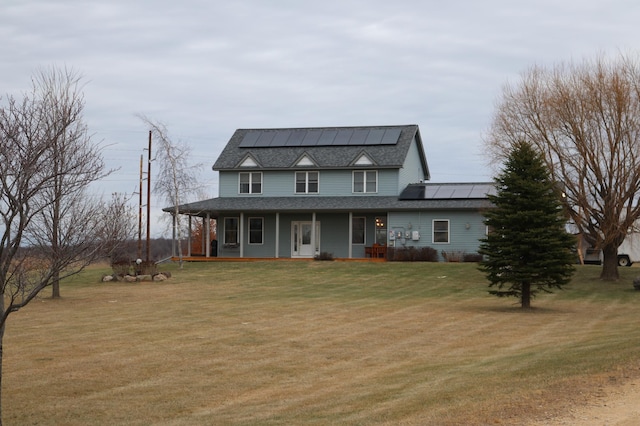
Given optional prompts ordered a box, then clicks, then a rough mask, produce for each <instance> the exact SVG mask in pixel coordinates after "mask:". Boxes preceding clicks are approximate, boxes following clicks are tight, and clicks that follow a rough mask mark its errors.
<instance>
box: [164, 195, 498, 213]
mask: <svg viewBox="0 0 640 426" xmlns="http://www.w3.org/2000/svg"><path fill="white" fill-rule="evenodd" d="M492 206H493V204H491V202H490V201H489V200H488V199H487V198H472V199H421V200H420V199H419V200H400V199H398V197H397V196H389V197H382V196H350V197H322V196H317V197H316V196H299V197H260V196H256V197H251V196H248V197H219V198H211V199H208V200H202V201H196V202H194V203H188V204H182V205H180V206H179V213H180V214H187V215H192V216H202V217H204V216H206V215H207V214H209V216H210V217H212V218H215V217H218V216H220V215H222V214H228V213H235V212H262V213H295V212H367V211H370V212H374V211H376V212H387V211H418V210H481V209H487V208H491V207H492ZM163 211H165V212H168V213H173V212H174V211H175V208H174V207H166V208H164V209H163Z"/></svg>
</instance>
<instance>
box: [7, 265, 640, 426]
mask: <svg viewBox="0 0 640 426" xmlns="http://www.w3.org/2000/svg"><path fill="white" fill-rule="evenodd" d="M170 268H171V272H172V274H173V277H172V278H171V279H170V280H169V281H167V282H164V283H135V284H124V283H98V278H99V277H100V275H101V273H102V272H105V270H104V269H102V270H101V269H100V268H94V269H92V270H89V271H87V272H86V273H84V274H83V275H82V276H79V277H76V278H74V279H72V280H69V281H68V282H66V283H65V284H64V285H63V287H62V294H63V299H62V300H57V301H52V300H50V299H47V298H46V297H44V298H41V299H39V300H36V301H34V302H33V303H32V304H31V305H29V306H28V307H27V308H26V309H24V310H22V311H20V312H19V313H17V314H15V315H13V316H12V317H11V318H10V320H9V326H8V328H7V335H6V338H5V365H4V366H5V370H4V372H5V376H4V381H3V386H4V387H3V391H4V407H3V408H4V416H5V418H4V420H5V421H6V422H7V423H8V424H12V423H13V424H26V423H34V424H70V425H73V424H78V425H80V424H87V423H91V424H117V423H120V424H134V425H135V424H140V425H143V424H173V425H191V424H261V425H262V424H267V425H268V424H329V423H331V424H425V423H431V424H465V423H466V424H469V423H475V424H483V423H496V422H507V423H509V424H518V422H522V424H525V423H526V421H529V420H531V419H532V418H534V417H535V415H536V413H540V414H542V413H543V412H546V413H548V412H549V411H550V410H551V411H552V410H554V409H555V410H562V408H563V404H571V403H574V402H579V401H580V400H581V398H584V395H586V394H588V392H589V391H590V390H592V389H597V385H596V386H595V387H593V386H594V383H596V384H597V381H599V380H607V378H609V377H618V378H620V379H622V378H624V376H628V375H630V374H633V372H634V371H636V370H637V366H638V365H639V364H638V359H639V358H640V357H639V356H638V355H637V349H638V345H639V344H640V331H638V330H637V327H635V324H637V322H638V320H640V312H638V311H639V310H638V309H636V305H637V303H638V297H640V293H636V292H635V291H634V290H633V289H632V286H631V278H632V277H633V276H635V272H636V271H637V270H636V269H635V268H626V269H623V270H622V271H621V272H622V274H623V279H622V280H621V282H619V283H613V284H612V283H602V282H600V281H598V280H597V279H593V278H592V276H597V274H598V268H596V267H580V268H579V269H578V271H577V273H576V277H575V280H574V281H573V283H572V285H571V286H569V288H568V289H567V290H565V291H561V292H557V293H555V294H552V295H542V296H540V297H539V298H537V299H535V300H534V302H533V306H535V307H537V308H536V309H534V310H532V311H531V312H522V311H521V310H520V309H519V308H518V307H517V305H516V304H515V300H505V299H497V298H494V297H492V296H489V295H488V294H487V287H486V282H485V280H484V278H483V276H482V275H481V274H480V273H479V272H478V271H477V269H476V267H475V265H473V264H430V263H427V264H425V263H343V262H256V263H216V264H200V263H199V264H187V265H186V267H185V269H184V270H178V269H177V268H176V267H175V266H173V265H172V266H171V267H170ZM594 381H595V382H594ZM33 395H38V397H37V398H34V397H33ZM496 401H498V403H496ZM565 406H566V405H565ZM523 413H526V416H523ZM525 417H526V418H525Z"/></svg>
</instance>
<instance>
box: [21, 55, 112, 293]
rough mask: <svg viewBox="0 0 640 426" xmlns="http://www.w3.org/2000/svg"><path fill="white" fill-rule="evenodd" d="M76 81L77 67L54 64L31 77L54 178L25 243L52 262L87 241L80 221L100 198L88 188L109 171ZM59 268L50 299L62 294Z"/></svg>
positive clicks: (90, 216) (92, 216)
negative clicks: (90, 129) (89, 126)
mask: <svg viewBox="0 0 640 426" xmlns="http://www.w3.org/2000/svg"><path fill="white" fill-rule="evenodd" d="M80 81H81V77H80V75H79V74H77V73H76V72H74V71H72V70H68V69H56V68H51V69H42V70H40V71H39V72H37V73H36V74H35V77H34V79H33V95H32V99H33V100H34V102H37V113H38V115H37V119H38V128H39V131H40V135H39V137H40V138H42V139H44V140H45V141H47V144H48V146H49V153H50V155H49V162H48V164H47V166H48V169H49V170H50V173H51V175H52V177H53V181H52V185H50V186H48V187H47V188H44V189H43V190H42V191H40V192H39V194H38V197H36V198H35V199H34V202H37V203H39V204H40V208H39V210H40V214H39V215H38V216H37V217H35V218H34V223H33V225H34V226H33V228H34V229H35V230H36V231H35V232H31V233H30V234H29V237H30V238H29V243H30V244H31V245H33V246H34V247H40V248H41V250H42V251H43V252H44V253H46V254H47V256H49V257H50V258H51V259H52V264H53V265H56V264H57V262H56V259H57V258H65V257H66V256H67V254H68V253H69V252H73V250H74V249H75V248H76V247H77V246H78V245H82V244H83V243H87V242H88V241H87V242H84V241H82V239H83V238H91V235H86V234H84V233H82V232H81V231H83V230H84V224H86V223H90V222H92V221H95V217H96V215H97V214H99V208H100V200H95V199H94V200H93V201H92V200H91V199H90V198H88V197H87V194H86V189H87V188H88V186H89V185H90V184H91V183H93V182H95V181H98V180H100V179H101V178H103V177H105V176H107V175H109V174H110V173H111V171H105V166H104V163H103V161H102V156H101V148H100V147H99V146H97V145H95V144H94V143H92V141H91V137H90V135H89V132H88V130H87V126H86V124H85V122H84V96H83V94H82V91H81V89H82V86H81V84H80ZM85 218H86V220H85ZM72 219H75V220H72ZM78 219H81V220H82V222H83V223H79V221H78ZM92 229H96V228H95V227H94V228H92ZM61 273H62V271H61V270H54V271H53V281H52V283H51V288H52V297H53V298H58V297H60V279H59V278H58V277H59V276H60V274H61Z"/></svg>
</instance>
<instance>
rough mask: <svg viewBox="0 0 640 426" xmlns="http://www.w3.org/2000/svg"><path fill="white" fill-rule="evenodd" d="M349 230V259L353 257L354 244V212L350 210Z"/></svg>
mask: <svg viewBox="0 0 640 426" xmlns="http://www.w3.org/2000/svg"><path fill="white" fill-rule="evenodd" d="M348 226H349V232H347V235H348V237H347V238H348V241H347V244H348V245H347V247H349V259H351V258H352V257H353V245H352V244H351V242H352V241H353V212H349V225H348Z"/></svg>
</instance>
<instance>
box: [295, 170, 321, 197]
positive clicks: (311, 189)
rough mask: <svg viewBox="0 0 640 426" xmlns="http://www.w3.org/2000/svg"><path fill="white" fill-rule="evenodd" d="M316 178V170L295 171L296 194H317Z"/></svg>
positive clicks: (317, 176)
mask: <svg viewBox="0 0 640 426" xmlns="http://www.w3.org/2000/svg"><path fill="white" fill-rule="evenodd" d="M318 180H319V173H318V172H296V194H317V193H318Z"/></svg>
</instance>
